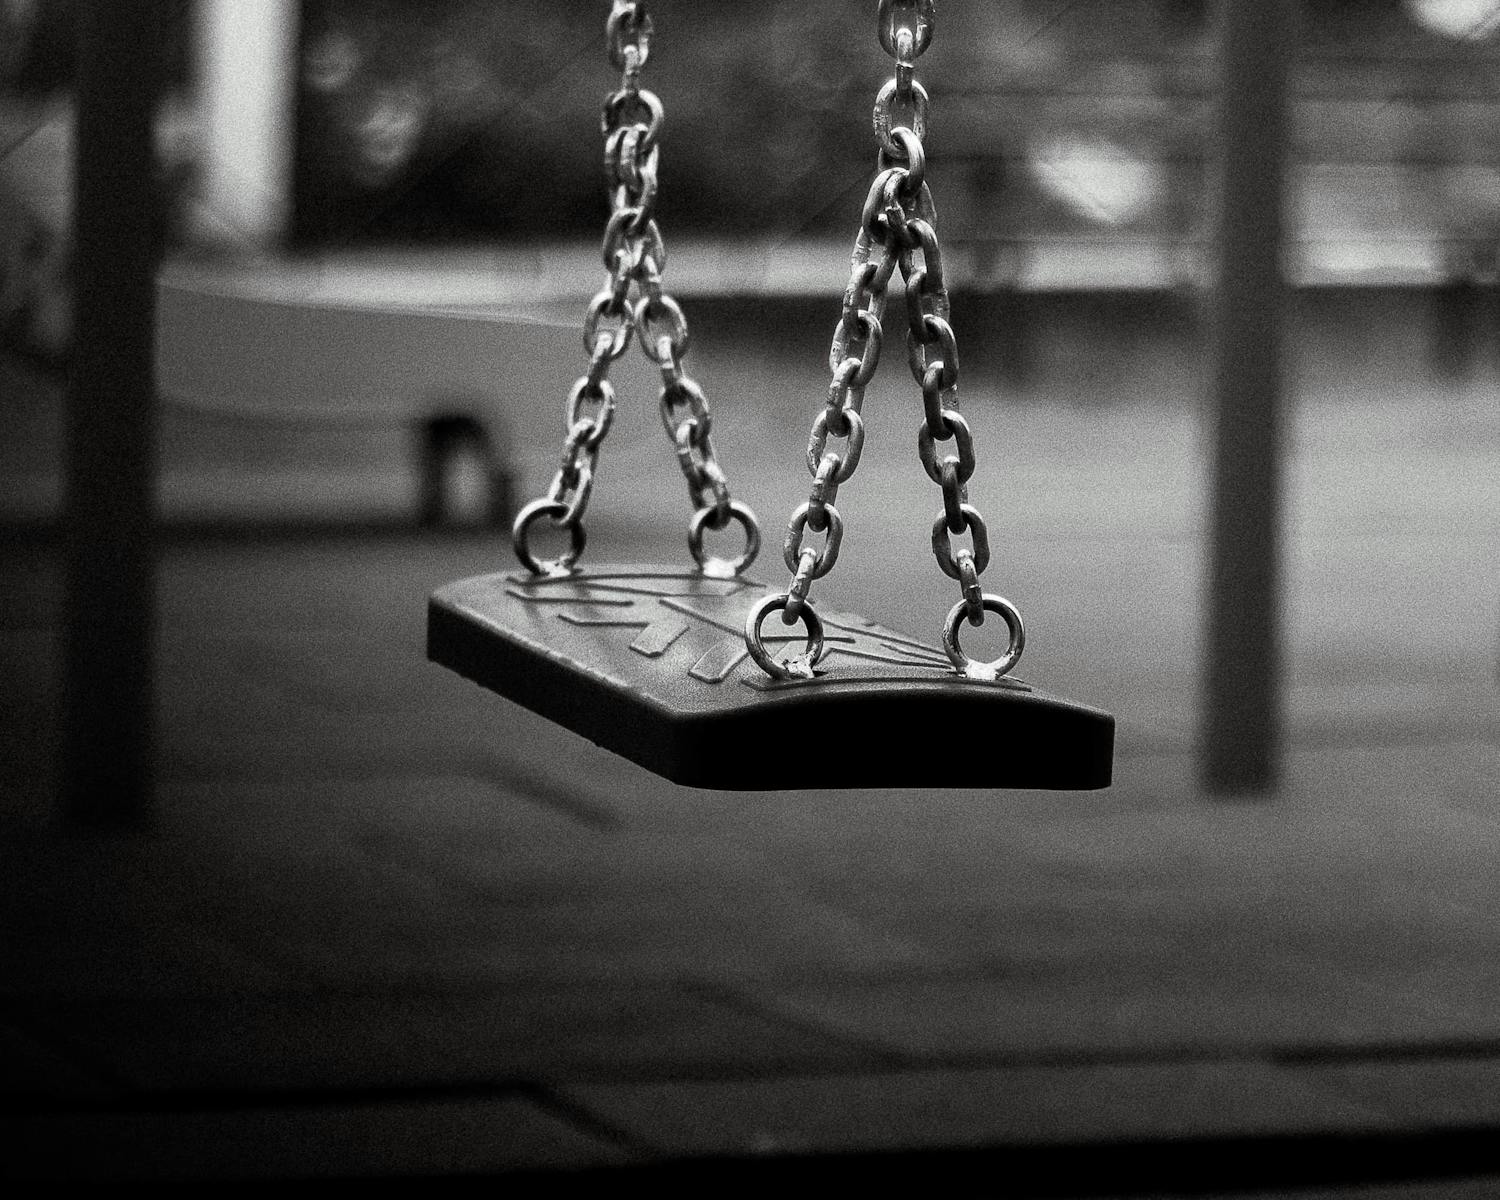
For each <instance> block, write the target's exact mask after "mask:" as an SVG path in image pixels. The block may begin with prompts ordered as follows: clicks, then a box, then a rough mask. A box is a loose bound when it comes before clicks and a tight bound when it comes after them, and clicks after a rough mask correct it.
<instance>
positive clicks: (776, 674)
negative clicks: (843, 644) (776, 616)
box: [745, 592, 825, 679]
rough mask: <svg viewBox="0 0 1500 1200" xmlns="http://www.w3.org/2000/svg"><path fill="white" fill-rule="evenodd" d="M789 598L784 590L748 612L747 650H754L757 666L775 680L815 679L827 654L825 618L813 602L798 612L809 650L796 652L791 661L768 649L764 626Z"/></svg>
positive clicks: (753, 654) (746, 622)
mask: <svg viewBox="0 0 1500 1200" xmlns="http://www.w3.org/2000/svg"><path fill="white" fill-rule="evenodd" d="M789 600H790V597H789V596H788V595H787V594H786V593H784V592H783V593H782V594H781V595H779V596H778V595H770V596H767V597H765V598H764V599H763V600H761V601H760V602H759V603H758V604H756V605H755V607H753V608H752V609H751V610H750V612H749V613H748V614H746V616H745V649H747V650H749V651H750V657H751V658H753V659H754V660H755V665H756V666H758V667H759V668H760V669H761V670H762V671H764V672H765V673H766V674H767V675H769V676H770V677H771V678H772V679H811V678H812V677H813V668H814V667H815V666H817V665H818V660H819V659H821V658H822V657H823V650H824V646H825V642H824V640H823V620H822V618H821V617H819V616H818V613H817V610H816V609H814V608H813V606H812V605H811V604H803V606H802V611H801V613H800V614H798V615H799V616H800V617H801V620H802V624H803V626H804V627H805V628H806V629H807V649H806V650H804V651H803V652H802V653H801V654H799V655H796V656H795V657H794V658H793V659H792V660H791V662H789V663H784V662H780V661H778V660H777V659H776V658H774V657H772V655H771V652H770V651H769V650H767V649H766V643H765V639H764V638H763V637H762V636H761V632H760V627H761V626H762V625H763V624H764V623H765V620H766V618H767V617H768V616H770V615H771V614H772V613H773V612H779V611H781V610H782V609H784V608H786V606H787V603H788V601H789Z"/></svg>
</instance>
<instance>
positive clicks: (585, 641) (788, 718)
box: [427, 566, 1115, 791]
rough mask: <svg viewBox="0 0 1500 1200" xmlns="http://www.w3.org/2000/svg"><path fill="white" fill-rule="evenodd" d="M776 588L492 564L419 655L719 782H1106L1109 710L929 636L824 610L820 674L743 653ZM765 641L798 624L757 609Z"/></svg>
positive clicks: (692, 574) (656, 571)
mask: <svg viewBox="0 0 1500 1200" xmlns="http://www.w3.org/2000/svg"><path fill="white" fill-rule="evenodd" d="M769 590H770V589H768V588H766V587H765V586H763V585H761V584H759V583H756V582H754V581H752V580H750V579H747V578H745V577H743V576H737V577H734V578H729V579H716V578H710V577H706V576H704V575H701V574H699V573H698V572H697V571H694V570H691V569H687V568H674V567H641V566H631V567H607V566H606V567H594V568H590V569H587V570H580V571H576V572H575V573H573V574H571V575H559V576H532V575H530V574H526V573H499V574H493V575H481V576H477V577H475V578H472V579H464V580H460V581H458V582H456V583H452V584H449V585H448V586H446V587H443V588H441V589H439V590H438V591H437V592H435V593H434V594H433V596H432V597H431V599H430V601H429V604H428V613H427V656H428V658H429V659H431V660H432V661H433V662H436V663H439V664H441V665H443V666H445V667H448V668H450V669H452V670H454V671H456V672H458V673H459V674H460V675H463V676H464V677H466V678H468V679H470V680H472V681H473V682H475V683H477V684H479V685H480V686H481V687H485V688H488V689H490V690H491V691H494V692H497V693H499V694H500V695H501V696H504V697H506V698H507V699H509V700H513V701H515V702H516V703H518V704H521V705H524V706H525V707H526V708H529V709H531V710H532V711H533V712H536V713H538V714H540V715H541V716H543V717H546V718H548V719H549V720H552V721H555V722H557V723H558V724H560V725H563V726H565V727H566V728H568V729H571V730H573V731H574V732H576V733H579V734H581V735H582V736H583V737H585V738H588V739H589V740H590V741H592V742H595V743H597V744H598V745H600V746H603V747H604V748H605V749H607V750H612V751H614V752H615V753H616V754H619V755H622V756H624V757H625V758H628V759H630V760H631V761H633V762H636V763H639V764H640V765H641V766H643V767H645V768H646V769H647V770H649V771H653V772H655V773H656V774H658V775H661V776H664V777H665V778H667V779H670V780H672V781H674V782H676V783H681V784H687V785H690V786H693V787H701V788H714V789H721V790H736V791H738V790H746V791H786V790H794V789H799V788H872V787H928V788H930V787H942V788H1049V789H1061V790H1081V789H1090V788H1102V787H1107V786H1109V782H1110V773H1111V767H1112V761H1113V753H1114V735H1115V720H1114V717H1112V716H1111V715H1110V714H1108V713H1106V712H1101V711H1100V710H1098V709H1095V708H1089V707H1087V706H1085V705H1081V704H1075V703H1073V702H1071V701H1068V700H1062V699H1059V698H1057V697H1054V696H1048V695H1045V694H1044V693H1042V692H1038V691H1036V690H1035V689H1033V688H1032V687H1031V686H1030V685H1028V684H1026V683H1023V682H1022V681H1020V680H1018V679H1012V678H1009V677H1006V678H1003V679H1000V680H997V681H994V682H982V681H978V680H971V679H966V678H964V677H962V676H960V675H958V674H957V673H956V672H955V671H954V670H953V668H952V666H951V665H950V664H949V662H948V660H947V658H946V656H945V655H944V654H943V652H942V651H941V650H938V649H934V648H933V647H931V646H926V645H923V644H922V643H920V642H916V641H913V640H912V639H911V638H908V637H905V636H903V635H901V634H897V633H893V632H892V631H890V630H888V629H885V628H882V627H881V626H879V625H876V624H874V623H873V622H870V621H867V620H865V619H864V618H863V617H858V616H852V615H849V614H843V613H827V612H825V613H823V614H822V617H823V624H824V627H825V630H826V639H827V651H826V653H825V655H824V657H823V658H822V660H821V661H820V662H819V664H818V671H819V674H818V676H817V678H815V679H798V680H787V681H778V680H772V679H770V678H769V677H767V676H766V675H765V674H764V673H763V672H762V671H761V669H760V668H759V667H758V666H756V665H755V663H754V662H753V661H751V660H750V658H749V655H748V652H747V651H746V649H745V643H744V626H745V617H746V614H747V613H748V612H749V610H750V607H751V606H752V605H753V604H754V603H755V602H757V601H758V600H760V598H761V597H762V596H764V595H766V594H767V592H768V591H769ZM765 631H766V635H767V640H768V641H770V640H773V638H774V639H775V640H778V641H780V640H785V641H787V642H791V641H793V640H794V639H795V640H796V641H797V642H798V643H799V644H800V642H801V639H802V638H803V636H804V634H803V632H802V629H801V627H800V626H798V627H795V628H787V627H785V626H783V625H782V624H781V622H780V621H779V620H777V619H774V618H773V619H772V620H769V621H767V622H766V625H765Z"/></svg>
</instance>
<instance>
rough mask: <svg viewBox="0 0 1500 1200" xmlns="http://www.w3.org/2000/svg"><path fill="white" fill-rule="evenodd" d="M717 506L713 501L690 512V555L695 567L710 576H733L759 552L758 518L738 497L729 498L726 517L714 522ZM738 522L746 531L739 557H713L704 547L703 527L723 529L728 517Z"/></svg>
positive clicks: (745, 566)
mask: <svg viewBox="0 0 1500 1200" xmlns="http://www.w3.org/2000/svg"><path fill="white" fill-rule="evenodd" d="M717 511H718V510H717V509H715V508H714V507H713V506H712V505H710V506H708V507H706V508H700V509H699V510H698V511H697V512H695V513H694V514H693V519H692V520H691V521H689V522H688V551H689V552H690V553H691V554H692V556H693V561H694V562H695V563H697V564H698V569H699V570H700V571H702V572H703V573H704V574H705V575H707V576H708V577H709V578H710V579H733V578H734V577H735V576H736V575H738V574H739V573H740V572H741V571H743V570H745V569H746V568H748V567H749V566H750V564H751V563H753V562H754V561H755V556H756V555H757V554H759V553H760V522H759V521H757V520H756V519H755V514H754V513H753V512H751V511H750V508H749V506H747V505H744V504H741V503H740V502H739V501H738V500H731V501H730V502H729V517H728V518H726V519H725V520H724V521H722V522H721V523H719V524H717V525H716V524H714V521H713V516H714V514H715V512H717ZM731 519H732V520H735V521H738V522H739V523H740V528H742V529H743V530H744V531H745V548H744V550H742V551H741V552H740V554H739V557H738V558H716V557H714V556H712V555H710V554H708V552H707V551H706V550H704V548H703V531H704V529H722V528H724V526H726V525H728V524H729V522H730V520H731Z"/></svg>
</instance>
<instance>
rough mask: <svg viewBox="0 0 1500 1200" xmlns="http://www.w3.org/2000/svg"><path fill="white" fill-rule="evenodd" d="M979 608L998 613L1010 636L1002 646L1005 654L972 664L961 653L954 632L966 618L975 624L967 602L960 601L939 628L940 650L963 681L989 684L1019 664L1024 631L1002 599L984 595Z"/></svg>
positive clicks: (962, 651)
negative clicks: (941, 644) (971, 680)
mask: <svg viewBox="0 0 1500 1200" xmlns="http://www.w3.org/2000/svg"><path fill="white" fill-rule="evenodd" d="M981 604H982V605H983V611H985V612H992V613H998V614H999V615H1000V617H1001V618H1002V619H1003V620H1004V621H1005V626H1006V629H1007V630H1008V631H1009V633H1010V643H1009V645H1007V646H1006V648H1005V653H1004V654H1002V655H1001V656H1000V657H999V658H997V659H994V660H992V661H990V662H976V661H975V660H974V659H972V658H970V657H969V656H968V655H967V654H965V653H964V650H963V647H962V646H960V645H959V642H958V631H959V629H960V627H961V626H962V625H963V623H964V619H965V618H966V617H967V618H968V620H969V623H970V624H971V625H972V624H975V621H974V619H973V617H972V616H970V615H969V602H968V600H967V599H964V600H960V601H959V602H958V603H957V604H955V605H954V606H953V609H952V611H951V612H949V613H948V619H947V621H945V622H944V624H943V650H944V652H946V653H947V655H948V661H949V662H951V663H952V664H953V667H954V669H955V670H956V671H957V672H958V673H959V674H960V675H962V676H963V677H964V678H965V679H977V680H981V681H983V682H985V683H993V682H994V681H995V680H997V679H999V678H1000V677H1001V676H1002V675H1005V674H1007V673H1008V672H1009V671H1010V670H1011V669H1012V668H1014V667H1015V665H1016V663H1018V662H1020V661H1021V651H1023V650H1024V649H1025V648H1026V627H1025V625H1023V624H1022V623H1021V614H1020V612H1018V611H1017V609H1016V606H1015V605H1014V604H1012V603H1011V602H1010V601H1009V600H1007V599H1006V598H1005V597H1004V596H996V595H995V594H994V593H992V592H985V593H984V594H983V596H982V597H981Z"/></svg>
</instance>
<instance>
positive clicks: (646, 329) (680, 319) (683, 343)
mask: <svg viewBox="0 0 1500 1200" xmlns="http://www.w3.org/2000/svg"><path fill="white" fill-rule="evenodd" d="M662 313H665V314H666V317H667V321H668V323H669V324H670V325H671V327H672V331H671V332H670V333H667V334H665V335H663V334H657V333H656V332H654V331H653V330H652V328H651V320H652V317H653V316H659V315H661V314H662ZM632 316H633V319H634V321H635V326H636V328H637V329H638V330H640V334H641V350H642V352H643V353H644V354H645V355H646V357H647V358H649V359H650V360H651V361H652V362H654V363H657V364H658V365H659V364H660V363H661V360H662V356H661V354H660V353H659V352H658V350H657V347H656V339H657V338H658V337H659V336H666V337H669V338H670V339H671V346H672V355H673V357H675V358H681V357H682V356H683V355H684V354H686V353H687V348H688V326H687V317H686V316H685V315H683V311H682V306H681V305H679V304H678V303H677V301H675V300H673V299H672V297H671V296H668V295H665V294H663V295H660V296H642V297H641V298H640V299H639V300H638V301H636V305H635V312H634V313H633V314H632Z"/></svg>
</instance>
